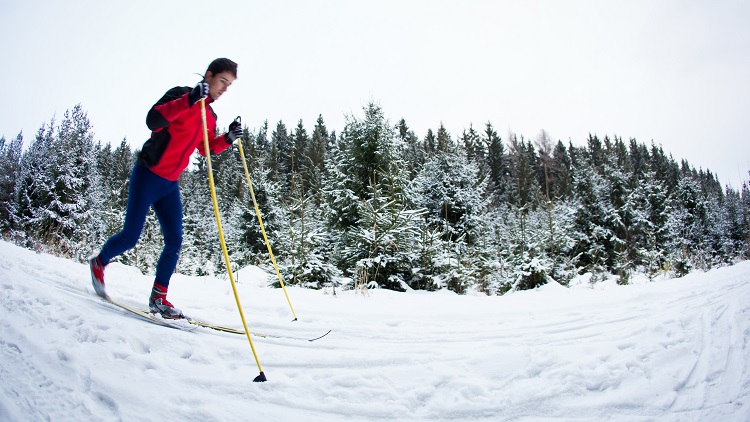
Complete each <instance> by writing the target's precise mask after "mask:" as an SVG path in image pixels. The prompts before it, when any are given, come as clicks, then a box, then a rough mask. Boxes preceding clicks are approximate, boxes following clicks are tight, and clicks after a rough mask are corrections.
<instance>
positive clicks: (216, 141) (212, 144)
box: [198, 106, 231, 157]
mask: <svg viewBox="0 0 750 422" xmlns="http://www.w3.org/2000/svg"><path fill="white" fill-rule="evenodd" d="M206 112H207V113H211V114H212V116H213V121H211V120H210V119H209V122H211V124H210V126H211V127H209V128H208V148H209V149H210V150H211V152H212V153H214V154H219V153H221V152H223V151H224V150H226V149H227V148H229V147H230V146H231V144H229V143H227V134H226V133H225V134H223V135H219V136H216V118H217V116H216V113H214V109H213V108H211V107H210V106H208V107H206ZM198 153H199V154H200V155H202V156H204V157H205V156H206V148H205V147H204V146H203V144H202V143H201V146H200V148H198Z"/></svg>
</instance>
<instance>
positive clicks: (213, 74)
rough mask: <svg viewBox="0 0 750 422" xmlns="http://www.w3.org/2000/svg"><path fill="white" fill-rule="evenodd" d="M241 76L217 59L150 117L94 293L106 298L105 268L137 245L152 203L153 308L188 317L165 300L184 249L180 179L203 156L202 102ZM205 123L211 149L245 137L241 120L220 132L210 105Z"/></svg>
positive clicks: (95, 271) (95, 265)
mask: <svg viewBox="0 0 750 422" xmlns="http://www.w3.org/2000/svg"><path fill="white" fill-rule="evenodd" d="M236 78H237V63H235V62H233V61H231V60H229V59H227V58H220V59H216V60H214V61H213V62H211V64H210V65H209V66H208V69H207V70H206V72H205V74H204V77H203V80H202V81H200V82H198V84H197V85H195V87H194V88H190V87H187V86H185V87H182V86H178V87H175V88H172V89H170V90H169V91H167V92H166V94H164V96H163V97H162V98H161V99H160V100H159V101H158V102H157V103H156V104H154V106H153V107H151V110H149V112H148V115H147V116H146V125H147V126H148V128H149V129H150V130H151V131H152V132H151V138H150V139H149V140H147V141H146V142H145V143H144V144H143V148H142V150H141V152H140V154H139V155H138V160H137V161H136V164H135V165H134V166H133V170H132V172H131V173H130V187H129V189H128V203H127V208H126V211H125V222H124V224H123V227H122V230H121V231H120V232H119V233H117V234H115V235H114V236H112V237H110V238H109V239H108V240H107V242H106V243H105V244H104V247H102V249H101V251H100V252H99V255H97V256H95V257H92V258H91V259H90V260H89V266H90V268H91V282H92V284H93V285H94V290H95V291H96V293H97V294H98V295H99V296H101V297H103V298H107V297H108V296H107V292H106V290H105V288H104V268H105V267H106V266H107V264H108V263H109V262H110V261H111V260H112V259H113V258H114V257H116V256H118V255H120V254H122V253H123V252H125V251H127V250H129V249H131V248H133V247H135V245H136V244H137V243H138V238H139V237H140V235H141V231H142V230H143V225H144V224H145V221H146V214H147V213H148V209H149V207H153V209H154V213H155V214H156V217H157V218H158V220H159V225H160V226H161V231H162V235H163V237H164V248H163V250H162V252H161V256H160V257H159V261H158V262H157V264H156V276H155V278H154V286H153V289H152V290H151V296H150V297H149V300H148V307H149V310H150V311H151V312H153V313H159V314H161V315H162V316H163V317H165V318H172V319H178V318H182V317H184V315H183V314H182V311H181V310H180V309H178V308H175V307H174V305H172V304H171V303H170V302H169V301H168V300H167V289H168V288H169V279H170V277H171V275H172V273H173V272H174V270H175V268H176V267H177V258H178V256H179V253H180V249H181V247H182V201H181V200H180V187H179V185H178V182H177V180H178V179H179V177H180V174H181V173H182V171H183V170H185V168H186V167H187V166H188V164H189V163H190V157H191V156H192V153H193V151H195V150H196V149H197V150H198V152H199V153H200V154H201V155H205V151H204V149H203V129H202V124H203V123H202V119H201V110H200V106H199V105H198V102H199V101H200V100H201V99H205V103H206V105H208V104H210V103H211V102H213V101H216V100H217V99H219V97H220V96H221V95H222V94H224V92H226V90H227V88H229V86H230V85H231V84H232V82H234V80H235V79H236ZM207 109H208V110H207V111H210V112H208V113H206V124H207V126H208V141H209V145H210V149H211V151H212V152H213V153H216V154H218V153H220V152H222V151H224V150H225V149H227V148H229V146H230V145H232V143H234V141H235V140H236V139H237V138H239V137H240V136H242V127H241V125H240V123H239V122H238V121H234V122H232V124H230V125H229V131H228V132H227V133H225V134H223V135H220V136H216V114H215V113H214V111H213V109H212V108H211V107H210V106H208V107H207Z"/></svg>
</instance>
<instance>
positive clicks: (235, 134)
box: [226, 118, 242, 145]
mask: <svg viewBox="0 0 750 422" xmlns="http://www.w3.org/2000/svg"><path fill="white" fill-rule="evenodd" d="M241 136H242V123H240V119H239V118H237V119H235V120H234V121H233V122H232V123H230V124H229V132H227V136H226V140H227V143H228V144H230V145H231V144H233V143H234V141H235V140H236V139H237V138H239V137H241Z"/></svg>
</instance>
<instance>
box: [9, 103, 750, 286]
mask: <svg viewBox="0 0 750 422" xmlns="http://www.w3.org/2000/svg"><path fill="white" fill-rule="evenodd" d="M222 132H223V131H222ZM94 136H95V134H94V130H93V125H92V123H91V122H90V121H89V119H88V116H87V113H86V112H85V111H84V110H83V108H82V106H81V105H80V104H79V105H76V106H75V107H73V108H72V109H71V110H68V111H67V112H66V113H65V114H64V116H63V118H62V120H61V121H59V122H57V121H55V119H52V120H51V121H50V122H49V123H48V124H44V125H43V126H42V127H41V128H39V130H38V131H37V133H36V134H35V135H34V136H33V138H31V139H28V140H25V139H24V135H23V134H22V133H20V134H18V135H17V136H16V137H15V138H13V139H5V137H3V138H1V139H0V235H2V237H3V239H5V240H7V241H10V242H13V243H16V244H18V245H21V246H23V247H26V248H29V249H33V250H37V251H40V252H47V253H52V254H55V255H58V256H63V257H68V258H72V259H75V260H79V261H81V262H83V261H85V260H86V259H87V258H88V257H89V256H91V255H92V254H94V253H96V252H97V251H98V248H100V247H101V246H102V245H103V243H104V242H105V240H106V239H107V238H108V237H109V236H111V235H112V234H114V233H116V232H117V231H119V230H120V228H121V227H122V223H123V219H124V214H125V205H126V202H127V194H128V177H129V174H130V171H131V169H132V167H133V165H134V163H135V158H136V156H137V153H138V151H137V150H133V149H132V148H131V146H130V145H129V143H128V142H127V141H126V140H124V139H123V140H122V141H121V142H120V143H119V145H117V144H116V143H115V144H113V143H111V142H109V141H95V140H94ZM116 145H117V146H116ZM242 145H243V147H244V152H245V154H246V157H247V165H248V167H249V170H250V176H251V180H252V183H253V188H254V192H255V197H256V199H257V203H258V206H259V209H260V213H261V215H262V218H263V222H264V224H265V228H266V232H267V235H268V238H269V241H270V243H271V246H272V248H273V252H274V255H275V256H276V260H277V262H278V264H279V267H280V269H281V274H282V276H283V279H284V282H285V283H287V284H290V285H297V286H303V287H308V288H314V289H320V288H324V287H325V288H330V287H332V288H343V289H349V288H361V289H366V288H385V289H393V290H406V289H419V290H438V289H450V290H451V291H454V292H456V293H459V294H463V293H466V292H467V291H479V292H483V293H486V294H488V295H498V294H503V293H505V292H508V291H511V290H523V289H531V288H535V287H537V286H539V285H542V284H545V283H548V282H558V283H560V284H563V285H566V284H568V283H569V282H570V281H571V280H573V279H574V278H575V277H577V276H579V275H582V274H586V273H588V274H590V275H591V277H590V280H591V282H592V283H595V282H597V281H600V280H603V279H605V278H608V277H613V276H615V277H616V279H617V281H618V283H620V284H627V283H629V282H630V280H631V278H632V276H633V274H636V273H639V274H646V275H647V276H648V277H650V278H653V277H657V276H659V275H664V274H666V275H667V276H671V277H680V276H683V275H685V274H688V273H689V272H691V271H694V270H707V269H710V268H713V267H716V266H721V265H728V264H732V263H735V262H737V261H739V260H744V259H748V258H750V190H749V189H750V186H749V185H748V183H743V185H742V186H741V188H740V189H739V190H736V189H734V188H731V187H726V188H723V187H722V186H721V184H720V183H719V182H718V179H717V177H716V176H715V175H714V174H712V173H711V172H710V171H709V170H708V169H705V170H704V169H702V168H698V169H696V168H695V167H693V166H692V165H691V164H690V163H688V162H686V161H684V160H682V161H680V162H677V161H676V160H675V159H673V158H672V156H671V155H670V154H669V153H668V152H665V151H663V150H662V148H661V146H660V145H657V144H654V143H653V142H651V143H642V142H639V141H637V140H636V139H627V140H623V139H621V138H620V137H617V136H612V137H610V136H604V137H601V136H600V135H597V134H590V135H589V136H588V139H582V140H576V145H574V143H573V141H568V142H563V141H560V140H557V141H555V140H553V139H551V138H550V136H549V134H547V133H546V132H545V131H541V132H540V133H539V134H537V135H536V137H534V138H525V137H524V136H523V135H517V134H515V133H512V132H511V133H508V134H503V136H502V137H501V135H500V134H498V132H497V131H496V129H495V128H494V127H493V125H492V124H491V123H489V122H488V123H486V124H485V125H484V126H483V127H478V128H474V127H473V126H469V128H468V129H465V130H464V131H463V132H462V133H461V134H453V135H452V134H450V133H449V132H448V131H447V130H446V129H445V128H444V127H443V126H442V125H441V126H440V127H438V128H437V129H436V130H432V129H430V130H428V131H427V133H426V134H424V135H423V136H421V137H420V136H418V135H417V134H415V133H414V132H413V131H412V130H411V129H410V128H409V126H408V124H407V122H406V120H404V119H401V120H400V121H398V122H396V123H392V122H390V121H388V119H386V118H385V114H384V112H383V110H382V109H381V107H380V106H379V105H377V104H375V103H370V104H367V105H366V106H365V107H363V109H362V110H361V114H358V115H352V116H347V118H346V122H345V125H344V127H343V128H340V133H338V134H337V133H336V131H335V130H331V129H329V128H327V127H326V124H325V121H324V119H323V117H322V116H320V117H318V119H317V121H316V122H315V125H314V126H313V127H312V128H309V127H305V125H304V123H303V122H302V121H299V122H297V124H296V125H294V126H289V127H287V125H286V124H285V123H284V122H282V121H279V122H278V123H276V124H275V125H272V126H269V124H268V122H267V121H265V122H263V123H262V124H261V125H260V126H259V128H250V127H244V136H243V138H242ZM211 163H212V167H213V171H214V178H215V181H216V189H217V196H218V201H219V208H220V213H221V218H222V226H223V228H224V232H225V236H226V239H227V245H228V248H229V253H230V258H231V262H232V266H233V267H234V268H232V270H234V271H236V270H237V269H238V268H242V267H245V266H248V265H258V266H261V267H263V268H267V269H271V268H272V267H271V261H270V258H269V255H268V251H267V249H266V245H265V243H264V240H263V234H262V233H261V230H260V225H259V224H258V219H257V216H256V212H255V208H254V206H253V202H252V199H251V196H250V191H249V189H248V186H247V183H246V179H245V175H244V170H243V166H242V163H241V159H240V154H239V151H238V148H237V145H236V143H235V145H234V146H232V147H231V148H230V149H228V150H227V151H225V152H224V153H222V154H219V155H214V156H212V157H211ZM206 172H207V164H206V159H205V158H204V157H201V156H199V155H198V154H195V158H194V163H193V164H192V165H191V166H190V167H189V168H188V169H187V170H186V171H185V172H183V174H182V176H181V178H180V181H179V183H180V188H181V192H182V202H183V225H184V233H183V247H182V251H181V256H180V262H179V263H178V266H177V271H179V272H180V273H183V274H190V275H216V276H221V275H222V274H224V276H226V268H225V264H224V261H223V257H222V254H221V249H220V246H219V241H218V233H217V228H216V222H215V219H214V211H213V207H212V204H211V197H210V192H209V186H208V182H207V176H206ZM161 247H162V239H161V233H160V229H159V224H158V221H157V220H156V218H155V216H154V215H153V212H151V213H150V214H149V216H148V219H147V223H146V227H145V229H144V231H143V233H142V235H141V240H140V242H139V244H138V246H137V247H136V248H135V249H133V250H131V251H128V252H127V253H125V254H123V255H122V256H120V257H119V258H118V260H119V261H120V262H122V263H124V264H127V265H133V266H135V267H137V268H139V269H141V270H142V271H143V272H144V273H153V271H154V268H155V266H156V261H157V259H158V257H159V253H160V251H161ZM238 281H239V282H241V281H242V280H238ZM271 282H276V283H277V282H278V281H277V280H276V278H275V277H273V278H270V279H269V283H271Z"/></svg>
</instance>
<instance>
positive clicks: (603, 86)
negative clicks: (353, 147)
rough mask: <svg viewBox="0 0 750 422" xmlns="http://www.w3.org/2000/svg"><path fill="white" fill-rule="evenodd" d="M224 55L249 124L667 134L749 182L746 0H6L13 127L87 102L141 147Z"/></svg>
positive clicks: (8, 126) (7, 123)
mask: <svg viewBox="0 0 750 422" xmlns="http://www.w3.org/2000/svg"><path fill="white" fill-rule="evenodd" d="M216 57H229V58H231V59H233V60H235V61H236V62H238V63H239V66H240V67H239V79H238V80H237V81H236V82H235V84H234V85H233V86H232V87H231V88H230V90H229V91H228V92H227V94H225V95H224V96H223V97H222V98H221V99H220V100H219V101H218V102H216V103H215V105H214V109H215V110H216V112H217V113H218V115H219V125H220V126H227V125H228V124H229V122H231V120H232V119H233V118H234V117H235V116H237V115H241V116H242V118H243V122H244V123H245V124H246V125H248V126H250V127H251V128H252V129H256V128H257V127H259V126H260V125H261V124H262V122H263V120H266V119H267V120H268V121H269V124H270V126H271V127H272V128H274V127H275V125H276V122H278V121H279V120H283V121H284V123H285V124H286V125H287V127H288V128H290V129H291V128H293V127H294V126H296V124H297V121H298V120H299V119H302V120H303V123H304V125H305V127H306V128H307V130H308V132H311V131H312V129H313V126H314V125H315V120H316V118H317V117H318V115H319V114H322V115H323V118H324V119H325V121H326V125H327V127H328V129H329V130H336V132H340V131H341V130H342V129H343V126H344V121H345V115H347V114H349V115H351V114H354V115H356V116H361V115H362V113H361V108H362V106H363V105H365V104H366V103H367V102H369V101H371V100H372V101H375V102H377V103H379V104H380V105H381V106H382V107H383V110H384V112H385V114H386V116H388V118H389V119H390V120H391V122H392V123H396V122H397V121H398V120H399V119H400V118H402V117H403V118H405V119H406V122H407V124H408V125H409V126H410V127H411V128H412V129H413V130H414V131H415V133H416V134H417V135H418V136H419V137H420V138H422V137H423V136H424V135H425V133H426V132H427V129H429V128H432V129H437V127H438V126H439V125H440V123H441V122H442V123H443V124H444V125H445V127H446V128H447V129H448V130H449V131H450V132H451V135H452V136H453V138H454V139H456V138H457V137H458V135H460V133H461V132H462V131H463V130H464V129H466V128H468V127H469V125H473V126H474V127H475V128H476V129H478V130H481V129H482V128H483V127H484V125H485V123H486V122H487V121H490V122H492V124H493V125H494V126H495V128H496V129H497V131H498V132H499V134H500V135H501V137H502V138H503V139H507V134H508V131H511V130H512V131H513V132H515V133H517V134H522V135H524V136H525V137H527V138H534V137H536V136H537V135H538V133H539V131H540V130H542V129H544V130H546V131H547V132H548V133H549V134H550V135H551V136H552V138H553V139H555V140H558V139H560V140H563V141H564V142H565V143H566V144H567V142H568V140H572V142H573V143H574V144H575V145H583V144H585V139H586V138H587V136H588V134H589V133H590V132H591V133H596V134H598V135H600V136H601V137H603V136H604V135H610V136H612V135H617V136H621V137H622V138H623V139H624V140H626V141H627V140H628V139H629V138H631V137H634V138H636V139H637V140H638V141H639V142H642V143H647V144H650V142H651V141H652V140H653V141H654V142H655V143H656V144H661V145H662V146H663V148H664V150H665V152H667V153H671V154H672V155H673V156H674V158H675V159H676V160H678V162H679V160H681V159H683V158H684V159H687V160H688V161H689V162H690V164H692V165H693V166H695V167H702V168H704V169H706V168H708V169H710V170H711V171H713V172H714V173H716V174H717V175H718V177H719V180H720V181H721V182H722V183H723V184H727V183H731V184H732V186H734V187H735V188H738V187H739V186H740V183H741V182H743V181H747V180H748V179H749V177H748V171H749V170H750V135H749V134H748V126H749V125H748V123H749V122H750V1H744V0H713V1H708V0H706V1H696V0H627V1H606V0H590V1H584V0H577V1H563V0H558V1H553V0H550V1H533V0H532V1H529V0H525V1H499V0H498V1H476V0H460V1H409V0H403V1H386V0H376V1H346V0H341V1H263V2H260V1H188V0H182V1H161V0H159V1H156V0H150V1H141V0H136V1H101V0H96V1H94V0H91V1H76V0H70V1H39V0H24V1H21V0H0V63H2V66H0V81H2V89H1V91H2V94H3V95H2V98H3V101H2V105H0V136H1V135H4V136H5V137H6V138H12V137H15V136H16V135H17V134H18V132H19V131H21V130H23V133H24V138H25V139H26V141H27V143H28V142H30V141H31V139H33V137H34V134H35V133H36V131H37V130H38V129H39V127H40V126H41V125H42V124H45V123H48V122H49V120H50V119H51V118H52V117H53V116H57V118H58V120H59V119H60V118H62V115H63V113H64V112H65V110H67V109H71V108H72V107H73V106H74V105H75V104H77V103H81V104H82V106H83V108H84V109H85V110H86V111H87V112H88V115H89V119H90V120H91V122H92V124H93V125H94V131H95V133H96V136H95V138H96V139H98V140H102V141H109V142H113V143H117V144H119V142H120V141H121V140H122V139H123V138H127V140H128V141H129V142H130V144H131V145H133V147H140V145H141V144H142V143H143V141H144V140H145V139H146V138H147V137H148V136H149V132H148V129H147V128H146V126H145V118H146V113H147V111H148V109H149V108H150V107H151V105H152V104H153V103H154V102H155V101H156V100H158V99H159V98H160V97H161V95H162V94H163V93H164V92H165V91H166V90H167V89H169V88H171V87H173V86H177V85H190V86H192V85H194V84H195V83H196V82H197V81H198V79H199V78H198V77H197V76H196V75H195V73H196V72H197V73H203V72H204V71H205V69H206V66H207V65H208V63H209V62H210V61H211V60H213V59H214V58H216Z"/></svg>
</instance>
